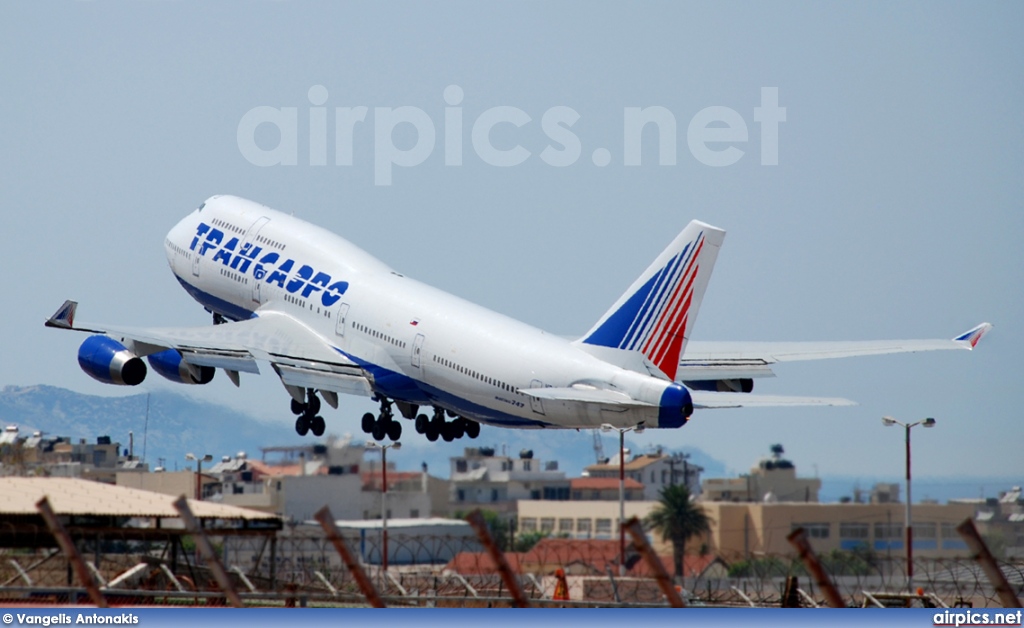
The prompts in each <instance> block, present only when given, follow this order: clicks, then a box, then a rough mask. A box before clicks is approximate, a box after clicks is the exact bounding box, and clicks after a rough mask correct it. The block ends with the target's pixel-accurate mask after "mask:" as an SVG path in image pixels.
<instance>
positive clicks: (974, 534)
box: [956, 519, 1021, 608]
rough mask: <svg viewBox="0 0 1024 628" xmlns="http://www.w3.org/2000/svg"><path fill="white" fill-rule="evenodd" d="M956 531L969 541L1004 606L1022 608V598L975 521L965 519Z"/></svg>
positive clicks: (968, 543)
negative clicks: (989, 547)
mask: <svg viewBox="0 0 1024 628" xmlns="http://www.w3.org/2000/svg"><path fill="white" fill-rule="evenodd" d="M956 531H957V532H959V533H960V536H962V537H963V539H964V541H965V542H966V543H967V547H969V548H971V553H972V554H974V559H975V560H977V561H978V563H980V564H981V568H982V570H983V571H984V572H985V575H986V576H988V580H989V582H991V583H992V586H993V587H995V590H996V594H997V595H998V596H999V601H1000V602H1001V603H1002V605H1003V607H1004V608H1020V606H1021V603H1020V599H1019V598H1018V597H1017V594H1016V593H1014V592H1013V587H1011V586H1010V583H1009V582H1007V580H1006V574H1004V573H1003V570H1002V569H1000V568H999V565H997V564H996V559H995V557H993V556H992V552H990V551H989V550H988V546H987V545H985V541H983V540H982V539H981V535H980V534H978V529H977V528H976V527H974V522H973V521H971V520H970V519H964V522H963V523H961V524H960V525H958V526H957V527H956Z"/></svg>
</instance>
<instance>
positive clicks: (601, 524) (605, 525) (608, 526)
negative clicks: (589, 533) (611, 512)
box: [594, 519, 612, 534]
mask: <svg viewBox="0 0 1024 628" xmlns="http://www.w3.org/2000/svg"><path fill="white" fill-rule="evenodd" d="M594 531H595V532H597V533H598V534H611V533H612V520H611V519H598V520H597V522H596V524H595V526H594Z"/></svg>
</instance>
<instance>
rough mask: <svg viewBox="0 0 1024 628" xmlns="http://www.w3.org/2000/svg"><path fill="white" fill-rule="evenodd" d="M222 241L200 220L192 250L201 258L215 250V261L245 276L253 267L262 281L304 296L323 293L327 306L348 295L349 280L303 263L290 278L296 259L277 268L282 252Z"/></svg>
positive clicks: (233, 240) (219, 234)
mask: <svg viewBox="0 0 1024 628" xmlns="http://www.w3.org/2000/svg"><path fill="white" fill-rule="evenodd" d="M203 236H205V238H203ZM223 241H224V232H223V231H221V230H220V229H217V228H216V227H211V226H210V225H208V224H206V223H205V222H201V223H199V226H198V227H196V235H195V237H194V238H192V244H191V245H189V250H190V251H195V250H196V249H197V248H198V249H199V250H198V254H199V256H200V257H205V256H206V254H207V253H208V252H209V251H215V253H214V255H213V261H215V262H220V263H222V264H223V265H224V266H227V267H228V268H230V269H232V270H236V271H238V272H239V273H241V274H243V275H244V274H246V273H247V272H248V271H249V267H250V266H252V276H253V278H254V279H256V280H257V281H261V280H262V281H265V282H266V283H268V284H271V283H272V284H275V285H277V286H278V287H279V288H283V289H284V290H287V291H288V292H289V293H291V294H299V295H301V296H302V298H304V299H308V298H309V297H310V296H312V295H313V293H315V292H322V293H323V294H321V295H320V302H321V303H322V304H323V306H324V307H331V306H332V305H334V304H335V303H337V302H338V299H340V298H341V295H343V294H345V291H346V290H348V282H347V281H335V282H333V283H332V282H331V276H330V275H328V274H327V273H324V272H319V271H316V270H314V269H313V267H312V266H309V265H307V264H303V265H302V266H300V267H299V269H298V270H297V271H296V272H295V276H293V277H292V278H291V280H288V274H289V273H291V272H292V268H293V267H294V266H295V260H293V259H286V260H285V261H284V262H282V263H281V264H280V265H277V266H276V267H274V266H273V265H275V264H278V262H279V261H280V260H281V254H280V253H278V252H277V251H269V252H267V253H263V247H261V246H259V245H257V244H253V243H252V242H245V243H244V244H242V246H241V248H239V246H238V245H239V239H238V238H236V237H232V238H231V239H230V240H228V242H227V243H226V244H223V245H222V244H221V243H222V242H223ZM236 249H237V252H236ZM261 253H263V255H262V257H261V256H260V254H261ZM257 258H259V259H257ZM254 262H255V263H254Z"/></svg>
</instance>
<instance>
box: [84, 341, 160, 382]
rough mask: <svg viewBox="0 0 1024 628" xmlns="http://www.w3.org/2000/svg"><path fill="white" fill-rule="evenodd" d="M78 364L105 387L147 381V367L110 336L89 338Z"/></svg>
mask: <svg viewBox="0 0 1024 628" xmlns="http://www.w3.org/2000/svg"><path fill="white" fill-rule="evenodd" d="M78 365H79V366H80V367H82V370H83V371H85V372H86V373H87V374H88V375H89V376H90V377H92V378H93V379H95V380H99V381H101V382H103V383H104V384H117V385H119V386H137V385H139V384H141V383H142V380H144V379H146V364H145V363H144V362H143V361H142V359H141V358H139V357H138V356H137V355H135V354H134V353H132V352H131V351H129V350H128V349H127V348H125V346H124V345H123V344H121V343H120V342H118V341H116V340H114V339H113V338H109V337H107V336H89V337H88V338H86V339H85V342H83V343H82V346H81V347H79V348H78Z"/></svg>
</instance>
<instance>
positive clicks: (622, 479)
mask: <svg viewBox="0 0 1024 628" xmlns="http://www.w3.org/2000/svg"><path fill="white" fill-rule="evenodd" d="M601 431H602V432H618V433H619V575H620V576H624V575H626V530H625V528H623V527H622V524H623V522H624V521H625V520H626V447H625V439H626V432H636V433H637V434H641V433H643V431H644V425H643V423H638V424H636V425H633V426H631V427H615V426H614V425H612V424H611V423H602V424H601Z"/></svg>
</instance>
